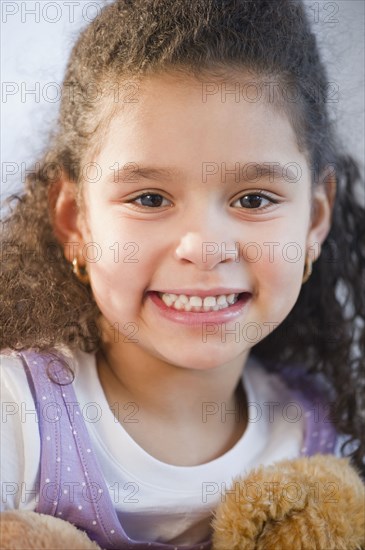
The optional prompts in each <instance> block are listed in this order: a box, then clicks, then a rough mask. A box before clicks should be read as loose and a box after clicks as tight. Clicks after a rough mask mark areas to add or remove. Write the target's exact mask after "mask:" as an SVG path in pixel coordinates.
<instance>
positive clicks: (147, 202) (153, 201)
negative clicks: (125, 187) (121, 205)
mask: <svg viewBox="0 0 365 550" xmlns="http://www.w3.org/2000/svg"><path fill="white" fill-rule="evenodd" d="M137 201H141V202H138V203H137ZM163 201H167V202H168V203H169V202H170V201H168V200H167V199H165V197H163V196H162V195H160V194H159V193H143V194H142V195H138V196H137V197H134V198H133V199H131V200H129V201H128V202H129V203H131V204H133V203H135V204H137V205H138V206H140V207H142V208H159V207H160V206H166V204H162V203H163Z"/></svg>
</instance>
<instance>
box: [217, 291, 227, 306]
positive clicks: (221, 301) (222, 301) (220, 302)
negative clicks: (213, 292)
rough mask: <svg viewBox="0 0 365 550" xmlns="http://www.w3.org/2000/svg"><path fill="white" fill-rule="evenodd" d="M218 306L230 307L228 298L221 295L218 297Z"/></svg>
mask: <svg viewBox="0 0 365 550" xmlns="http://www.w3.org/2000/svg"><path fill="white" fill-rule="evenodd" d="M217 304H218V305H219V306H228V302H227V300H226V297H225V295H224V294H221V295H220V296H218V298H217Z"/></svg>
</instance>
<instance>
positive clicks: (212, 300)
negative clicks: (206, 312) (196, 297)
mask: <svg viewBox="0 0 365 550" xmlns="http://www.w3.org/2000/svg"><path fill="white" fill-rule="evenodd" d="M204 305H205V306H210V307H213V306H216V305H217V300H216V299H215V298H214V296H207V297H206V298H204Z"/></svg>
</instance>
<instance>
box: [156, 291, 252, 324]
mask: <svg viewBox="0 0 365 550" xmlns="http://www.w3.org/2000/svg"><path fill="white" fill-rule="evenodd" d="M251 297H252V294H250V293H248V292H244V293H242V294H240V296H239V298H238V300H237V302H236V303H235V304H233V305H232V306H229V307H227V308H225V309H220V310H219V311H202V312H197V311H195V312H194V311H182V310H181V309H180V310H177V309H173V308H172V307H168V306H167V305H166V304H165V303H164V301H163V300H162V299H161V298H160V297H159V295H158V293H157V292H155V291H152V292H148V293H147V298H150V301H151V302H152V304H154V305H155V306H156V307H157V308H158V311H159V313H160V314H161V315H162V316H163V317H165V318H166V319H169V320H170V321H174V322H175V323H180V324H183V325H189V326H200V325H201V324H202V323H225V322H228V321H234V320H235V319H238V318H239V317H240V316H241V315H242V314H243V312H244V311H245V309H246V308H247V305H248V302H249V301H250V299H251Z"/></svg>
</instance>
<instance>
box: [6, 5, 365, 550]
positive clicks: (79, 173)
mask: <svg viewBox="0 0 365 550" xmlns="http://www.w3.org/2000/svg"><path fill="white" fill-rule="evenodd" d="M327 92H328V86H327V80H326V71H325V68H324V66H323V64H322V63H321V60H320V58H319V55H318V51H317V46H316V41H315V38H314V36H313V34H312V32H311V30H310V26H309V21H308V19H307V17H306V15H305V12H304V9H303V6H302V5H301V3H300V2H291V1H290V2H289V1H288V0H280V1H278V2H272V1H271V0H270V1H265V0H262V1H260V2H247V1H242V2H241V1H231V2H213V1H210V0H209V1H207V0H204V1H203V0H202V1H200V0H198V1H196V2H193V3H191V2H190V1H185V0H180V1H179V2H177V1H175V0H166V1H164V2H156V1H148V2H146V0H144V1H143V2H140V1H139V0H135V1H126V0H117V1H115V2H113V3H112V4H110V5H107V6H106V7H105V8H104V9H103V11H102V13H101V14H100V15H99V16H98V17H97V18H96V19H95V21H94V22H93V23H92V24H91V25H90V26H89V27H88V28H87V29H86V30H85V31H84V32H83V33H82V34H81V36H80V38H79V40H78V42H77V44H76V46H75V47H74V50H73V52H72V54H71V58H70V60H69V64H68V67H67V72H66V76H65V80H64V84H63V96H62V104H61V109H60V116H59V126H58V128H57V131H56V132H55V133H54V134H53V135H52V140H51V142H50V145H49V148H48V150H47V152H46V153H45V155H44V158H43V160H42V162H41V164H40V168H39V169H38V170H37V171H36V172H34V173H33V174H32V175H31V176H29V177H28V180H27V184H26V190H25V193H24V194H23V195H22V196H19V197H16V198H17V201H18V202H17V204H16V206H15V207H14V209H13V211H12V212H11V213H10V215H9V216H8V218H7V219H6V220H5V223H4V237H3V258H2V259H3V268H2V275H1V276H2V285H1V289H2V294H3V295H2V303H3V308H2V313H1V316H2V341H1V348H2V350H3V351H2V356H1V359H2V369H1V375H2V381H3V382H2V390H3V394H4V395H3V412H4V414H3V429H2V433H3V456H2V462H1V463H2V478H3V480H4V483H3V495H2V496H3V498H2V507H3V509H9V508H10V509H11V508H25V509H30V510H36V511H38V512H43V513H47V514H51V515H55V516H58V517H62V518H63V519H67V520H69V521H71V522H73V523H75V524H76V525H77V526H79V527H80V528H82V529H85V530H86V531H87V532H88V534H89V536H90V537H91V538H93V539H95V540H97V541H98V542H99V544H100V545H101V546H103V547H105V548H127V547H131V548H134V547H136V548H145V547H147V545H148V546H149V547H153V548H166V549H171V548H174V547H176V545H184V548H209V545H210V542H209V540H210V535H211V530H210V521H211V516H212V511H213V510H214V508H215V507H216V506H217V503H218V502H219V499H220V498H221V493H222V492H224V490H225V489H226V488H227V489H228V487H229V484H230V482H231V481H232V479H233V477H234V476H236V475H239V474H243V473H244V472H247V471H249V470H250V469H251V468H252V467H254V466H256V465H257V464H271V463H273V462H275V461H277V460H280V459H284V458H295V457H297V456H300V455H306V454H307V455H312V454H314V453H316V452H321V453H333V454H337V455H339V456H340V455H341V454H345V455H346V454H347V455H349V456H351V459H352V461H353V464H354V465H356V466H357V468H358V469H359V470H361V471H362V472H364V460H363V459H364V445H365V440H364V430H363V420H364V410H365V409H364V401H363V396H364V393H363V386H364V374H363V358H362V357H363V353H362V352H363V345H364V337H363V335H364V328H363V320H364V301H363V295H362V293H361V281H362V280H363V276H364V263H363V259H364V227H363V224H364V219H365V218H364V212H363V208H362V207H361V206H359V204H358V201H357V199H356V192H357V188H356V186H357V184H358V183H359V179H360V176H359V170H358V167H357V165H356V163H355V161H354V160H353V159H352V158H351V157H350V156H346V155H344V154H342V153H341V151H340V147H339V145H338V142H337V141H336V139H335V136H334V133H333V129H332V126H331V124H330V122H329V117H328V113H327V106H326V97H327ZM314 262H315V265H314V266H313V273H312V264H313V263H314ZM335 429H336V433H335ZM336 434H337V435H336ZM340 436H341V437H340ZM342 443H344V444H345V445H342ZM346 444H347V445H346Z"/></svg>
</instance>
